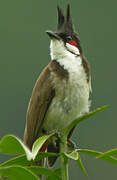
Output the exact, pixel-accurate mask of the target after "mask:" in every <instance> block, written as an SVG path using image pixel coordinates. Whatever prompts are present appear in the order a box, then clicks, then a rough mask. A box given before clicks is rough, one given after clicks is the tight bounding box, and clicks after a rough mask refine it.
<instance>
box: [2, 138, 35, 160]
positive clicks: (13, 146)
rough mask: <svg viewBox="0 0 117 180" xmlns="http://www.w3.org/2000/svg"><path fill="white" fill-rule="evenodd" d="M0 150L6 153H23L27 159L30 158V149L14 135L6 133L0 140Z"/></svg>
mask: <svg viewBox="0 0 117 180" xmlns="http://www.w3.org/2000/svg"><path fill="white" fill-rule="evenodd" d="M0 152H2V153H6V154H24V153H26V156H27V159H28V160H31V159H32V153H31V151H30V150H29V149H28V148H27V147H26V146H25V145H24V144H23V142H22V141H21V140H20V139H19V138H18V137H16V136H14V135H6V136H4V137H3V138H2V140H1V141H0Z"/></svg>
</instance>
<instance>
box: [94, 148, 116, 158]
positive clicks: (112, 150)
mask: <svg viewBox="0 0 117 180" xmlns="http://www.w3.org/2000/svg"><path fill="white" fill-rule="evenodd" d="M105 156H117V148H115V149H111V150H109V151H106V152H104V153H103V154H101V155H99V156H98V157H97V158H102V157H105Z"/></svg>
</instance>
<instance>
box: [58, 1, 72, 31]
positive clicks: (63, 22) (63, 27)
mask: <svg viewBox="0 0 117 180" xmlns="http://www.w3.org/2000/svg"><path fill="white" fill-rule="evenodd" d="M57 10H58V27H57V33H62V32H65V33H68V34H72V33H73V31H74V30H73V24H72V18H71V15H70V5H69V4H68V5H67V12H66V16H64V14H63V11H62V9H61V8H60V7H59V6H58V7H57Z"/></svg>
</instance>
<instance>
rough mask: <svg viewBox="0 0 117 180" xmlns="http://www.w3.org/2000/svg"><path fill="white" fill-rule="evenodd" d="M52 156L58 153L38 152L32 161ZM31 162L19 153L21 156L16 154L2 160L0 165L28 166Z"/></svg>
mask: <svg viewBox="0 0 117 180" xmlns="http://www.w3.org/2000/svg"><path fill="white" fill-rule="evenodd" d="M53 156H59V154H56V153H48V152H39V153H38V155H37V157H36V159H35V160H34V161H33V162H39V161H40V160H41V159H44V158H46V157H53ZM31 164H32V161H28V160H27V157H26V155H21V156H18V157H15V158H12V159H10V160H8V161H5V162H3V163H2V164H0V167H2V166H11V165H22V166H28V165H31Z"/></svg>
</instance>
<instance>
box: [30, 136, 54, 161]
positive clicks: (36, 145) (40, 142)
mask: <svg viewBox="0 0 117 180" xmlns="http://www.w3.org/2000/svg"><path fill="white" fill-rule="evenodd" d="M54 134H55V133H52V134H49V135H45V136H41V137H39V138H38V139H37V140H36V141H35V142H34V144H33V147H32V154H33V157H32V159H33V160H34V159H35V157H36V156H37V154H38V152H39V150H40V149H41V147H42V145H43V144H44V143H45V142H46V141H47V140H48V139H49V138H50V137H51V136H53V135H54Z"/></svg>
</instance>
